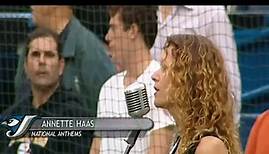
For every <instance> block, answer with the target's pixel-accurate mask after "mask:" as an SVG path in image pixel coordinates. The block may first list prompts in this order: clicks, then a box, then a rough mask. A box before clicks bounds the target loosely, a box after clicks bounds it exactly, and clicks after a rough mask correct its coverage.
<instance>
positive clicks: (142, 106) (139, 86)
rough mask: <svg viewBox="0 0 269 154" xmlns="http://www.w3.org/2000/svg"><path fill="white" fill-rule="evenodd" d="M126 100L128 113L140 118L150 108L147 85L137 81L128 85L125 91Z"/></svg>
mask: <svg viewBox="0 0 269 154" xmlns="http://www.w3.org/2000/svg"><path fill="white" fill-rule="evenodd" d="M124 94H125V100H126V104H127V109H128V114H129V115H130V116H131V117H133V118H140V117H142V116H143V115H145V114H147V113H148V112H149V110H150V107H149V100H148V96H147V90H146V85H145V84H144V83H142V82H135V83H133V84H131V85H130V86H128V87H127V88H126V89H125V91H124Z"/></svg>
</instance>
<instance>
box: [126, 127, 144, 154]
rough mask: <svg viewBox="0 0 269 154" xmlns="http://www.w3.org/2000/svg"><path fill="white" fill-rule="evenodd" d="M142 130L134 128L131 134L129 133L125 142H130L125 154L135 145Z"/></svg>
mask: <svg viewBox="0 0 269 154" xmlns="http://www.w3.org/2000/svg"><path fill="white" fill-rule="evenodd" d="M140 131H141V130H132V131H131V132H130V134H129V135H128V139H127V140H125V142H127V143H128V146H127V147H126V149H125V152H124V154H129V152H130V151H131V149H132V148H133V146H134V145H135V141H136V140H137V138H138V136H139V133H140Z"/></svg>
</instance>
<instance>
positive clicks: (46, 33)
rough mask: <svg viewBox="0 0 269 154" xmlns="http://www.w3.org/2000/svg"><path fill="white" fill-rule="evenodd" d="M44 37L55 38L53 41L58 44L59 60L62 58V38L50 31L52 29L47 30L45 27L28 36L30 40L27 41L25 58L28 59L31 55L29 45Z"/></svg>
mask: <svg viewBox="0 0 269 154" xmlns="http://www.w3.org/2000/svg"><path fill="white" fill-rule="evenodd" d="M42 37H51V38H53V40H54V41H55V43H56V44H57V52H58V56H59V58H61V57H62V52H61V51H62V49H61V47H62V46H61V42H60V37H59V35H58V34H57V33H56V32H54V31H52V30H50V29H47V28H44V27H39V28H37V29H35V30H34V31H33V32H31V33H30V34H29V35H28V38H27V41H26V49H25V50H26V51H25V57H27V55H28V53H29V49H30V48H29V45H30V43H31V42H32V41H33V40H35V39H37V38H42Z"/></svg>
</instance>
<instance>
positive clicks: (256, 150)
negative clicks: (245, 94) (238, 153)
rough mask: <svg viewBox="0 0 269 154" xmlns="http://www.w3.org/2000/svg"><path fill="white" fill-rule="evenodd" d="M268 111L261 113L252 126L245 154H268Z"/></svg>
mask: <svg viewBox="0 0 269 154" xmlns="http://www.w3.org/2000/svg"><path fill="white" fill-rule="evenodd" d="M268 130H269V110H267V111H265V112H263V113H262V114H261V115H259V117H258V118H257V119H256V121H255V123H254V125H253V126H252V129H251V132H250V134H249V137H248V142H247V146H246V154H268V153H269V133H268Z"/></svg>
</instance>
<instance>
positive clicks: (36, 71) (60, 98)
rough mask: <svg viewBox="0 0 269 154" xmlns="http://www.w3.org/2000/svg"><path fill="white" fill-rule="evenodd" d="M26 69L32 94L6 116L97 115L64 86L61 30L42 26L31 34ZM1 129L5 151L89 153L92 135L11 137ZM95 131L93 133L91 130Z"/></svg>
mask: <svg viewBox="0 0 269 154" xmlns="http://www.w3.org/2000/svg"><path fill="white" fill-rule="evenodd" d="M25 57H26V58H25V63H24V65H23V66H24V69H25V72H26V76H27V78H28V79H29V82H30V86H31V95H29V96H26V97H24V98H22V99H20V101H19V102H18V103H15V104H14V105H13V106H11V107H10V108H8V109H7V110H6V111H4V113H3V115H5V116H8V115H24V114H34V115H38V116H49V117H54V116H56V117H64V116H65V117H80V116H84V117H85V116H87V117H88V116H93V115H90V112H89V111H88V110H87V108H86V103H85V101H84V99H83V98H80V95H78V94H77V93H76V92H73V91H72V90H70V89H65V88H64V87H63V86H61V76H62V74H63V71H64V65H65V61H64V58H63V57H62V55H61V45H60V41H59V36H58V34H57V33H55V32H53V31H51V30H49V29H46V28H38V29H36V30H35V31H34V32H32V33H31V34H30V35H29V39H28V41H27V47H26V53H25ZM4 134H5V133H4V132H3V130H1V132H0V135H1V142H4V143H1V145H2V147H0V148H1V150H2V152H3V153H8V154H12V153H17V152H19V151H20V152H25V153H27V152H31V153H70V154H74V153H80V154H86V153H88V152H89V145H90V144H91V137H90V136H86V135H85V134H84V133H82V137H43V138H37V137H31V138H30V137H22V138H19V139H12V140H10V139H8V138H7V137H5V136H3V135H4ZM91 134H92V132H91ZM1 150H0V151H1Z"/></svg>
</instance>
